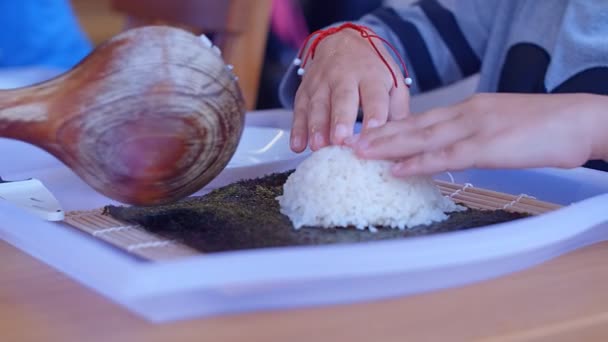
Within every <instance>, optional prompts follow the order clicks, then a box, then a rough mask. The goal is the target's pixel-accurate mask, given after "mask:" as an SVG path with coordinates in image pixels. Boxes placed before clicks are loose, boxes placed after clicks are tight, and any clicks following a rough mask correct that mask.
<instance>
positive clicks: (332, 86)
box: [291, 29, 409, 152]
mask: <svg viewBox="0 0 608 342" xmlns="http://www.w3.org/2000/svg"><path fill="white" fill-rule="evenodd" d="M374 43H376V46H377V47H378V49H379V50H380V52H381V54H382V55H383V56H384V57H385V58H386V60H387V61H388V63H389V65H390V66H391V68H392V70H393V72H394V73H395V75H396V76H397V83H398V87H397V88H395V85H394V80H393V78H392V76H391V72H390V71H389V70H388V68H387V67H386V65H385V64H384V63H383V62H382V60H381V59H380V57H379V56H378V54H377V53H376V51H375V50H374V49H373V47H372V46H371V45H370V43H369V42H368V41H367V39H365V38H363V37H361V35H360V33H359V32H357V31H355V30H352V29H345V30H343V31H340V32H338V33H335V34H333V35H330V36H328V37H326V38H325V39H323V40H322V41H321V42H320V43H319V45H318V46H317V49H316V52H315V57H314V59H313V60H309V61H308V63H307V65H306V68H305V70H306V71H305V74H304V75H303V78H302V83H301V85H300V87H299V89H298V91H297V93H296V98H295V104H294V119H293V124H292V131H291V148H292V150H294V151H296V152H301V151H303V150H304V149H305V148H306V146H307V145H310V147H311V149H312V150H313V151H316V150H318V149H320V148H322V147H324V146H327V145H328V144H342V143H343V141H344V139H345V138H347V137H350V136H351V135H352V132H353V127H354V124H355V121H356V118H357V113H358V110H359V106H360V105H361V107H362V109H363V130H366V129H367V128H371V127H379V126H382V125H383V124H384V123H386V122H387V120H389V119H402V118H404V117H406V116H407V115H408V113H409V91H408V88H407V86H406V85H405V84H404V81H403V76H402V74H401V71H400V69H399V67H398V66H397V63H395V61H394V59H393V58H392V57H391V55H390V54H389V53H388V52H387V50H386V48H385V46H384V44H383V43H382V42H381V41H379V40H376V39H374Z"/></svg>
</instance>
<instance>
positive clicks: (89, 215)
mask: <svg viewBox="0 0 608 342" xmlns="http://www.w3.org/2000/svg"><path fill="white" fill-rule="evenodd" d="M435 183H436V184H437V186H438V187H439V189H440V190H441V192H442V193H443V195H444V196H447V197H450V198H451V199H452V200H454V201H455V202H456V203H460V204H463V205H466V206H468V207H470V208H472V209H480V210H500V209H502V210H506V211H513V212H521V213H527V214H531V215H539V214H543V213H546V212H549V211H552V210H557V209H559V208H561V206H560V205H557V204H553V203H548V202H543V201H539V200H537V199H535V198H534V197H531V196H528V195H525V194H521V195H518V196H514V195H510V194H506V193H500V192H496V191H491V190H486V189H481V188H476V187H474V186H473V185H472V184H469V183H467V184H465V185H461V184H455V183H449V182H444V181H435ZM64 222H65V223H67V224H68V225H69V226H72V227H74V228H76V229H78V230H80V231H82V232H85V233H87V234H90V235H91V236H92V237H94V238H96V239H99V240H101V241H104V242H106V243H109V244H110V245H112V246H114V247H116V248H118V249H120V250H123V251H125V252H127V253H129V254H131V255H134V256H137V257H140V258H143V259H145V260H149V261H162V260H171V259H175V258H181V257H186V256H192V255H198V254H201V252H199V251H197V250H195V249H193V248H190V247H188V246H186V245H184V244H181V243H179V242H177V241H173V240H167V239H165V238H163V237H161V236H157V235H155V234H152V233H149V232H147V231H146V230H145V229H143V228H142V227H140V226H138V225H132V224H129V223H125V222H122V221H119V220H116V219H114V218H112V217H110V216H108V215H103V214H102V209H97V210H91V211H79V212H68V213H67V214H66V217H65V220H64Z"/></svg>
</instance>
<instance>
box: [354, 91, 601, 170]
mask: <svg viewBox="0 0 608 342" xmlns="http://www.w3.org/2000/svg"><path fill="white" fill-rule="evenodd" d="M607 99H608V97H605V96H598V95H586V94H564V95H519V94H493V95H490V94H483V95H476V96H473V97H472V98H471V99H469V100H467V101H465V102H463V103H461V104H458V105H455V106H452V107H447V108H439V109H435V110H432V111H429V112H427V113H424V114H420V115H412V116H410V117H408V118H406V119H405V120H402V121H398V122H389V123H388V124H386V125H385V126H383V127H380V128H376V129H373V130H369V131H368V132H366V133H364V134H362V135H361V136H360V137H355V138H352V139H349V140H348V141H347V143H348V144H349V145H351V146H353V147H354V148H355V151H356V153H357V154H358V155H359V156H360V157H363V158H370V159H391V160H398V161H399V163H397V164H396V165H395V167H394V169H393V171H394V174H395V175H396V176H408V175H413V174H434V173H438V172H442V171H447V170H462V169H467V168H472V167H475V168H528V167H563V168H571V167H577V166H580V165H582V164H584V163H585V162H586V161H587V160H589V159H600V158H606V157H607V156H608V153H607V151H608V143H607V141H606V140H607V138H606V136H605V131H606V128H607V127H608V119H607V118H608V115H606V113H604V111H605V109H604V108H608V106H607V104H606V102H607Z"/></svg>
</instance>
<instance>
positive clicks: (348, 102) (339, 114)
mask: <svg viewBox="0 0 608 342" xmlns="http://www.w3.org/2000/svg"><path fill="white" fill-rule="evenodd" d="M358 109H359V92H358V91H357V87H356V82H354V81H348V80H346V81H344V82H341V83H339V84H337V85H336V86H335V88H334V89H332V91H331V129H330V132H331V134H330V136H331V143H332V144H337V145H340V144H342V143H344V139H346V138H348V137H350V136H352V133H353V127H354V125H355V121H356V119H357V111H358Z"/></svg>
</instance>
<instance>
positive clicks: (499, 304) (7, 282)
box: [0, 242, 608, 342]
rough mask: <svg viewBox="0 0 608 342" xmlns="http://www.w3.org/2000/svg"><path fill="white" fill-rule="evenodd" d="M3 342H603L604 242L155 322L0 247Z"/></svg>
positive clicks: (606, 307)
mask: <svg viewBox="0 0 608 342" xmlns="http://www.w3.org/2000/svg"><path fill="white" fill-rule="evenodd" d="M0 260H1V263H0V340H1V341H11V342H13V341H275V340H276V341H291V342H293V341H321V340H331V341H342V340H344V341H349V342H354V341H406V340H407V341H421V340H425V341H426V340H439V341H459V340H484V341H529V340H534V341H536V340H546V341H607V340H608V243H603V244H599V245H595V246H592V247H588V248H586V249H582V250H579V251H576V252H574V253H571V254H569V255H566V256H562V257H560V258H558V259H555V260H553V261H550V262H548V263H545V264H543V265H540V266H537V267H535V268H532V269H529V270H526V271H523V272H519V273H516V274H512V275H510V276H506V277H502V278H498V279H495V280H492V281H487V282H483V283H478V284H475V285H471V286H466V287H462V288H456V289H451V290H446V291H441V292H435V293H429V294H424V295H419V296H412V297H405V298H399V299H394V300H385V301H379V302H373V303H365V304H355V305H345V306H333V307H324V308H314V309H303V310H292V311H274V312H264V313H252V314H242V315H237V316H225V317H216V318H207V319H199V320H190V321H182V322H177V323H170V324H161V325H154V324H150V323H147V322H145V321H143V320H141V319H139V318H138V317H136V316H135V315H133V314H131V313H130V312H127V311H125V310H124V309H122V308H121V307H119V306H118V305H116V304H114V303H111V302H109V301H107V300H105V299H104V298H103V297H101V296H99V295H97V294H95V293H93V292H92V291H90V290H88V289H87V288H84V287H82V286H80V285H79V284H77V283H75V282H74V281H72V280H70V279H68V278H67V277H65V276H64V275H62V274H60V273H58V272H57V271H55V270H53V269H51V268H49V267H48V266H46V265H45V264H43V263H41V262H39V261H37V260H35V259H33V258H31V257H29V256H27V255H25V254H23V253H22V252H20V251H19V250H17V249H15V248H14V247H12V246H10V245H8V244H6V243H4V242H0Z"/></svg>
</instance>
